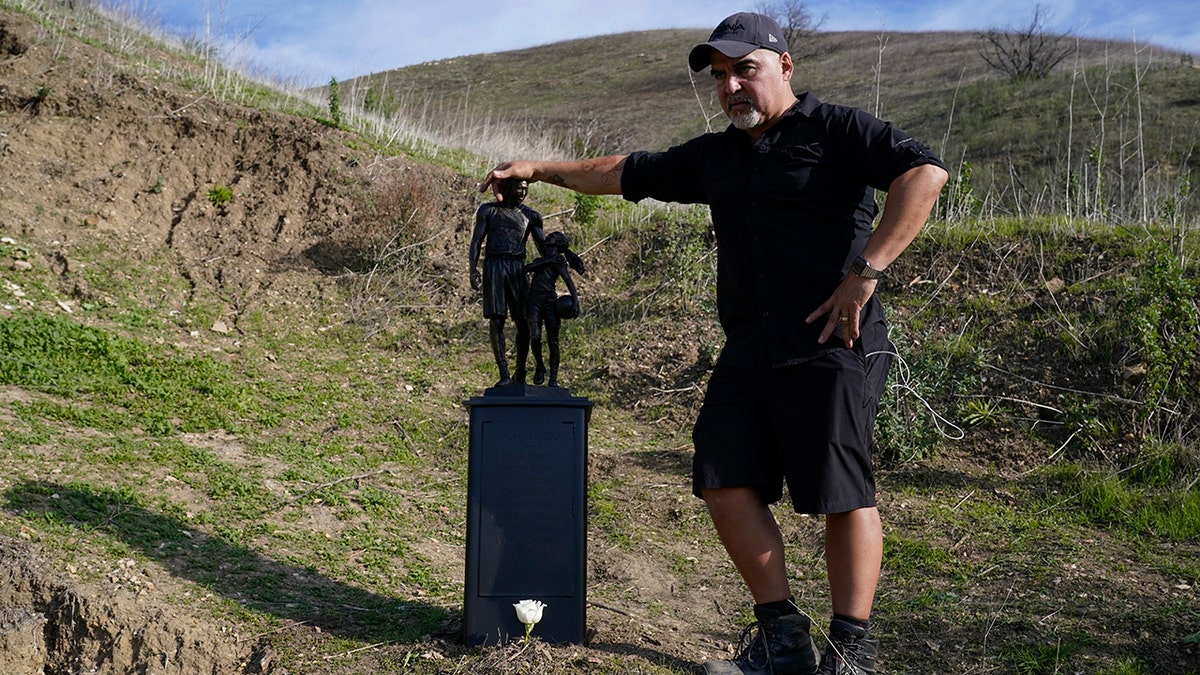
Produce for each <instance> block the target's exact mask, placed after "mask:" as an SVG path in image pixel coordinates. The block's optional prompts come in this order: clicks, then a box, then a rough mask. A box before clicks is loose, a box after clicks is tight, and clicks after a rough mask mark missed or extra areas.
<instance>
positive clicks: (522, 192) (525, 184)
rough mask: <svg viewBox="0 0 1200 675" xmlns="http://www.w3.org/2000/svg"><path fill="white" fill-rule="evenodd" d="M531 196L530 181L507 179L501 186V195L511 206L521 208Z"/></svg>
mask: <svg viewBox="0 0 1200 675" xmlns="http://www.w3.org/2000/svg"><path fill="white" fill-rule="evenodd" d="M528 194H529V181H526V180H523V179H521V178H505V179H504V181H503V182H502V183H501V184H500V195H501V196H502V197H504V203H505V204H507V205H509V206H519V205H520V204H521V202H524V201H525V197H526V195H528Z"/></svg>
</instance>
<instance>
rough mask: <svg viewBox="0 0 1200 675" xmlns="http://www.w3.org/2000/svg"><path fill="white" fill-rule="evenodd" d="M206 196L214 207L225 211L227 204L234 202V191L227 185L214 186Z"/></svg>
mask: <svg viewBox="0 0 1200 675" xmlns="http://www.w3.org/2000/svg"><path fill="white" fill-rule="evenodd" d="M204 196H206V197H208V201H209V202H210V203H211V204H212V205H213V206H215V207H217V208H218V209H223V208H225V205H226V204H228V203H229V202H231V201H233V190H232V189H231V188H230V187H229V186H227V185H222V184H220V183H218V184H216V185H214V186H212V188H210V189H209V191H208V192H206V193H205V195H204Z"/></svg>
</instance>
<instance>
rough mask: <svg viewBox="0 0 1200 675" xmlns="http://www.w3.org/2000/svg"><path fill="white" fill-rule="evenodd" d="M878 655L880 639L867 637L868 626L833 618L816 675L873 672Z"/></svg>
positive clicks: (871, 674)
mask: <svg viewBox="0 0 1200 675" xmlns="http://www.w3.org/2000/svg"><path fill="white" fill-rule="evenodd" d="M878 656H879V640H876V639H875V638H871V637H867V629H865V628H862V627H859V626H855V625H854V624H852V623H847V622H845V621H842V620H840V619H834V620H833V622H832V623H831V624H830V625H829V647H827V648H826V649H825V656H823V657H822V658H821V668H820V670H818V671H817V675H875V661H876V659H877V658H878Z"/></svg>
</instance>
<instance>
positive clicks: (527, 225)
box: [469, 179, 546, 387]
mask: <svg viewBox="0 0 1200 675" xmlns="http://www.w3.org/2000/svg"><path fill="white" fill-rule="evenodd" d="M528 194H529V183H528V182H526V181H523V180H517V179H509V180H506V181H504V185H503V186H502V188H501V190H500V195H501V197H503V199H502V200H499V201H494V202H488V203H487V204H484V205H482V206H480V207H479V210H478V211H476V213H475V232H474V234H473V235H472V237H471V247H470V252H469V254H470V263H471V289H472V290H476V291H479V290H482V291H483V315H484V316H485V317H487V319H488V337H489V339H490V340H491V343H492V354H493V355H494V356H495V358H496V367H497V368H498V369H499V371H500V380H499V381H498V382H497V383H496V386H497V387H504V386H507V385H510V384H525V363H526V361H527V359H528V356H529V323H528V322H527V321H526V319H525V316H524V315H525V311H526V307H527V306H528V304H529V278H528V277H527V276H526V275H525V272H524V266H525V242H526V241H528V239H529V236H530V235H533V243H534V244H535V245H536V246H537V248H538V251H539V252H540V251H542V250H543V241H544V240H545V236H546V235H545V234H544V232H543V230H542V216H541V214H540V213H538V212H537V211H534V210H533V209H531V208H529V207H528V206H525V205H524V204H523V203H522V202H524V201H525V197H526V195H528ZM485 240H486V241H487V246H486V250H485V249H484V241H485ZM481 251H482V252H483V254H484V262H483V274H480V273H479V254H480V252H481ZM505 315H508V316H511V317H512V320H513V324H515V325H516V328H517V336H516V337H517V367H516V370H515V371H513V374H512V376H511V377H510V376H509V371H508V356H507V351H506V348H505V344H504V318H505Z"/></svg>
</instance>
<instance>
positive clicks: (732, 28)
mask: <svg viewBox="0 0 1200 675" xmlns="http://www.w3.org/2000/svg"><path fill="white" fill-rule="evenodd" d="M722 28H724V29H725V30H726V31H728V32H730V33H736V32H737V31H742V30H746V27H745V26H743V25H742V22H740V21H739V22H737V23H733V24H730V23H727V24H725V25H724V26H722Z"/></svg>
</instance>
